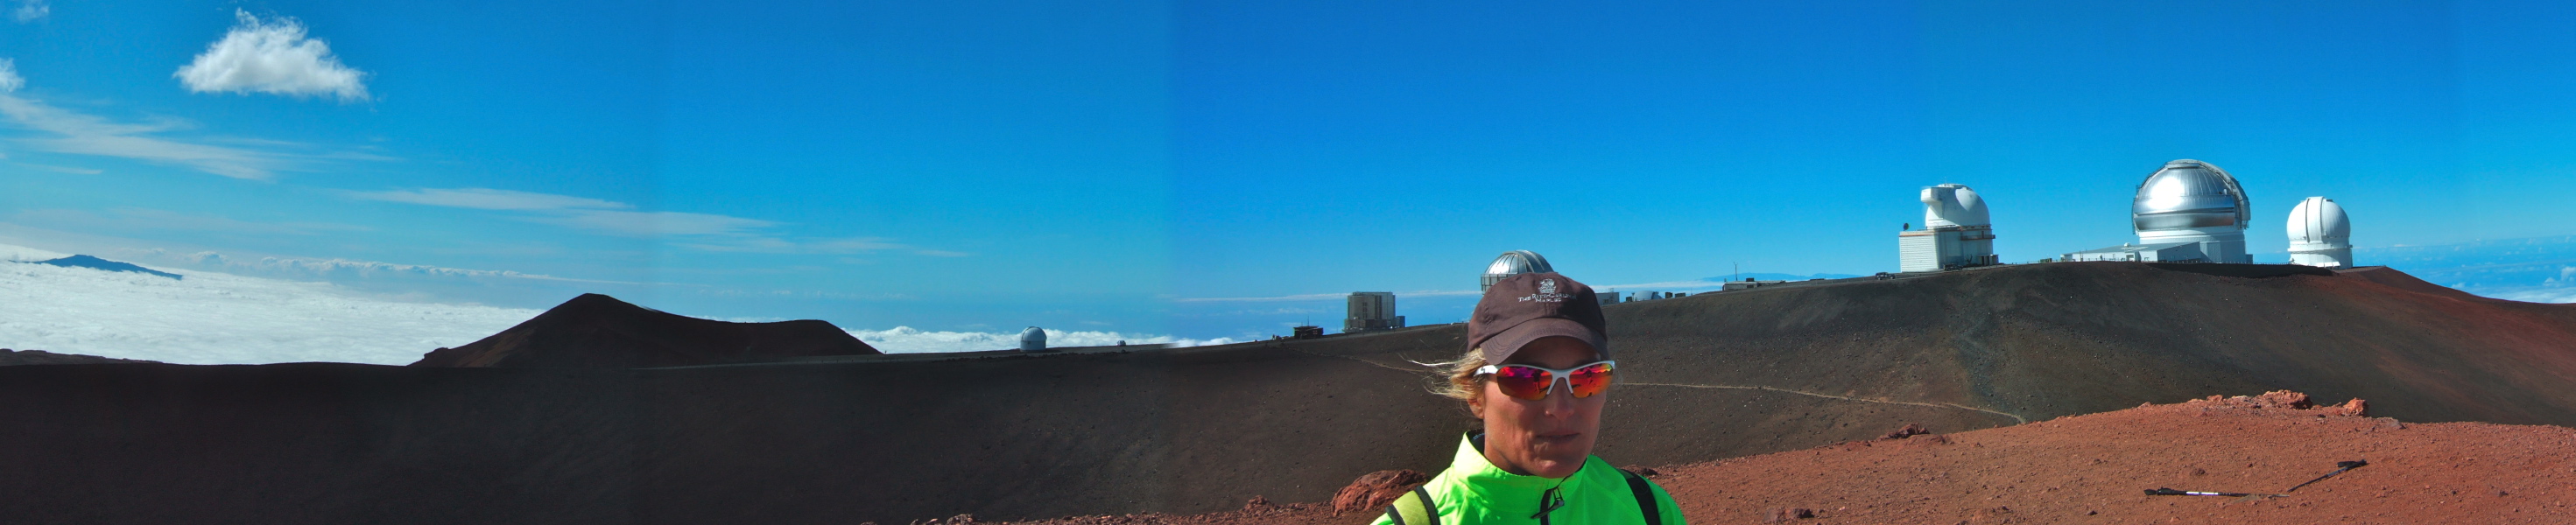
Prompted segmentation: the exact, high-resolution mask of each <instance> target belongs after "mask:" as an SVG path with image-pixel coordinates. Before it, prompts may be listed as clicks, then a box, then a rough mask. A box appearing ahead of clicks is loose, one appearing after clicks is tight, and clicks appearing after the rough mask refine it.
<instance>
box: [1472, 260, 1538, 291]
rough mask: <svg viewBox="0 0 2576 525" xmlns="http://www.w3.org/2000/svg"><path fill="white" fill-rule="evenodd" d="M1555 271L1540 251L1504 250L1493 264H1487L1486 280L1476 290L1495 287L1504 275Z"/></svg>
mask: <svg viewBox="0 0 2576 525" xmlns="http://www.w3.org/2000/svg"><path fill="white" fill-rule="evenodd" d="M1553 271H1556V268H1554V267H1550V266H1548V265H1547V258H1546V257H1540V256H1539V255H1538V252H1533V251H1529V250H1512V251H1508V252H1503V255H1502V256H1500V257H1495V258H1494V263H1493V264H1489V265H1485V278H1484V282H1483V283H1482V284H1481V285H1480V286H1478V287H1477V288H1476V290H1477V291H1480V292H1481V291H1484V290H1486V289H1488V288H1493V287H1494V283H1497V282H1502V280H1503V278H1504V277H1511V276H1514V275H1519V274H1524V273H1533V272H1535V273H1547V272H1553Z"/></svg>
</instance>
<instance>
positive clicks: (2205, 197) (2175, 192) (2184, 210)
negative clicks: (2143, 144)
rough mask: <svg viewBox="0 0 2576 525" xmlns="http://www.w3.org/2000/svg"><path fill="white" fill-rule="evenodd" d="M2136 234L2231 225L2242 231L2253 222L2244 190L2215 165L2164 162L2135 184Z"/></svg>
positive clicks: (2133, 213) (2132, 208) (2133, 217)
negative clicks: (2136, 185)
mask: <svg viewBox="0 0 2576 525" xmlns="http://www.w3.org/2000/svg"><path fill="white" fill-rule="evenodd" d="M2129 209H2130V216H2129V217H2130V221H2131V222H2132V223H2133V224H2134V225H2135V226H2136V227H2137V230H2138V231H2141V232H2146V231H2158V230H2186V229H2198V228H2214V227H2228V226H2233V227H2234V229H2236V230H2244V229H2245V224H2246V223H2247V222H2250V221H2252V220H2253V219H2254V215H2253V214H2254V211H2253V209H2252V208H2251V207H2249V206H2247V205H2246V202H2245V188H2244V187H2242V186H2238V185H2237V184H2236V177H2235V176H2232V175H2228V174H2227V170H2222V169H2218V166H2217V165H2213V164H2210V163H2207V162H2201V161H2197V160H2191V159H2183V160H2177V161H2173V162H2167V163H2165V167H2164V169H2159V170H2156V173H2155V174H2153V175H2148V176H2147V180H2146V182H2141V183H2138V199H2137V201H2136V202H2135V203H2133V204H2132V205H2131V206H2130V208H2129Z"/></svg>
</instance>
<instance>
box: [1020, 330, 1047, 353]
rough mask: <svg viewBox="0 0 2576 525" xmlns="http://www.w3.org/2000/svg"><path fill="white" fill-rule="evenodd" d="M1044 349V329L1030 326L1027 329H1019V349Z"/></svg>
mask: <svg viewBox="0 0 2576 525" xmlns="http://www.w3.org/2000/svg"><path fill="white" fill-rule="evenodd" d="M1044 350H1046V330H1045V329H1041V328H1038V327H1035V326H1031V327H1029V329H1027V330H1021V331H1020V351H1022V352H1039V351H1044Z"/></svg>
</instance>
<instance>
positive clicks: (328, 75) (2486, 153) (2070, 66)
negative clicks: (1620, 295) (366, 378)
mask: <svg viewBox="0 0 2576 525" xmlns="http://www.w3.org/2000/svg"><path fill="white" fill-rule="evenodd" d="M0 9H5V13H0V14H5V15H6V16H5V17H0V59H7V60H10V61H11V62H10V63H11V64H12V67H11V69H10V70H11V71H12V75H11V76H9V77H6V78H0V80H7V79H8V78H16V79H19V82H17V83H16V86H15V87H14V88H13V89H9V90H7V91H6V92H5V93H0V97H6V99H4V100H0V102H6V104H5V107H0V109H5V110H7V111H0V155H5V157H0V243H10V244H17V245H24V246H31V247H36V248H41V249H45V250H52V251H57V252H67V253H68V252H78V253H96V254H99V255H102V256H109V257H111V258H115V257H124V258H126V259H135V260H138V261H140V262H145V263H147V264H161V265H171V266H179V267H188V268H197V269H200V270H210V271H234V272H242V273H252V274H273V276H282V277H297V278H305V279H321V280H329V281H332V282H335V283H339V284H341V285H344V286H348V287H351V288H353V289H357V290H363V291H365V292H367V293H373V294H380V295H384V296H386V297H394V298H402V299H406V300H416V301H427V302H451V303H467V302H470V303H482V304H491V305H497V306H507V307H514V308H543V307H546V306H550V305H552V304H554V303H556V302H560V301H562V300H563V299H566V298H569V297H570V296H571V294H574V293H579V292H584V291H596V292H605V293H610V294H613V295H617V296H619V297H622V298H627V299H629V300H632V301H635V302H638V303H641V304H646V305H649V306H654V307H657V308H663V309H666V310H670V311H674V312H679V313H685V314H691V315H701V316H709V317H727V318H819V319H825V320H829V321H832V322H834V323H836V324H840V325H842V326H844V327H848V328H854V329H885V328H891V327H895V326H911V327H916V328H920V329H926V330H953V331H974V332H1007V331H1016V329H1017V328H1018V327H1021V326H1027V325H1044V326H1049V327H1065V328H1078V329H1092V330H1114V331H1121V332H1127V333H1138V334H1171V335H1178V336H1184V337H1197V338H1211V337H1235V338H1243V337H1251V336H1260V335H1263V334H1269V333H1282V332H1285V327H1284V326H1281V325H1283V324H1293V323H1295V322H1300V321H1313V322H1316V323H1318V324H1324V325H1327V326H1332V325H1333V323H1334V321H1336V320H1337V318H1338V317H1339V316H1340V315H1341V311H1340V305H1339V302H1338V301H1337V300H1333V299H1330V298H1328V297H1325V296H1329V295H1332V294H1341V293H1347V292H1350V291H1356V290H1389V291H1397V292H1402V293H1406V294H1407V295H1406V299H1404V303H1403V308H1404V309H1405V310H1406V312H1405V313H1407V314H1408V315H1411V316H1412V317H1414V321H1415V322H1416V323H1425V322H1446V321H1454V320H1456V319H1457V318H1459V317H1462V316H1463V313H1464V307H1465V304H1466V303H1467V302H1468V301H1470V300H1471V299H1472V298H1471V297H1469V296H1468V295H1466V294H1465V293H1463V292H1464V291H1472V290H1473V289H1474V285H1473V282H1474V281H1473V279H1474V276H1473V274H1475V273H1477V271H1478V270H1479V269H1480V268H1481V267H1482V265H1483V264H1484V263H1485V262H1486V261H1487V260H1489V259H1490V258H1491V257H1493V255H1494V254H1496V253H1500V252H1502V251H1506V250H1514V249H1530V250H1536V251H1539V252H1540V253H1544V254H1546V255H1547V256H1548V257H1549V258H1550V259H1551V260H1552V261H1553V262H1554V263H1555V264H1556V266H1557V268H1558V269H1560V270H1562V271H1565V272H1567V273H1569V274H1571V275H1573V276H1575V277H1576V278H1578V279H1581V280H1584V281H1586V282H1590V283H1594V284H1596V285H1603V286H1608V285H1628V286H1629V287H1630V289H1636V288H1653V287H1665V288H1671V287H1672V285H1657V284H1652V283H1669V282H1674V281H1689V280H1694V279H1700V278H1705V277H1711V276H1718V275H1724V274H1728V273H1730V272H1733V271H1735V268H1737V267H1738V266H1740V267H1741V268H1742V269H1743V270H1744V271H1747V272H1774V273H1792V274H1808V273H1845V274H1867V273H1872V272H1877V271H1889V270H1892V269H1893V267H1894V265H1895V259H1896V257H1895V250H1894V238H1893V237H1894V233H1895V232H1896V231H1897V226H1898V225H1899V224H1900V223H1908V222H1920V221H1921V210H1920V207H1919V204H1918V203H1916V202H1915V201H1914V200H1913V193H1914V191H1915V189H1916V188H1919V187H1921V186H1925V185H1930V184H1937V183H1943V182H1957V183H1963V184H1967V185H1970V186H1972V187H1974V188H1976V189H1977V190H1978V191H1979V192H1980V193H1982V194H1983V195H1985V196H1986V197H1987V199H1988V200H1989V202H1990V203H1992V205H1993V206H1994V218H1995V221H1996V224H1997V226H1996V228H1997V233H1998V234H1999V235H2000V237H2001V238H2000V239H1999V240H1998V241H1997V245H1996V246H1997V249H1998V251H1999V252H2000V254H2001V255H2002V257H2003V259H2005V260H2007V261H2028V260H2034V259H2038V258H2041V257H2051V256H2055V255H2057V254H2059V253H2063V252H2067V251H2074V250H2080V249H2085V248H2092V247H2099V246H2105V245H2112V244H2117V243H2120V242H2123V241H2126V240H2131V239H2133V237H2132V236H2131V235H2130V233H2129V231H2128V227H2127V224H2126V216H2125V213H2126V207H2127V205H2128V199H2129V197H2130V195H2131V193H2132V192H2133V191H2134V188H2135V185H2136V184H2137V182H2138V180H2140V179H2142V178H2143V177H2145V176H2146V175H2147V174H2148V173H2149V172H2152V171H2153V170H2154V169H2155V168H2156V167H2157V166H2160V165H2161V164H2162V163H2163V162H2164V161H2167V160H2171V159H2178V158H2197V159H2201V160H2205V161H2210V162H2213V163H2216V164H2218V165H2220V166H2223V167H2225V168H2226V169H2228V170H2229V171H2231V172H2233V173H2235V174H2236V175H2238V176H2239V177H2240V178H2241V179H2242V180H2243V182H2244V184H2245V186H2246V187H2247V190H2248V192H2249V193H2250V194H2251V195H2252V196H2253V197H2254V200H2253V203H2254V207H2255V213H2256V215H2257V217H2258V222H2257V223H2256V224H2255V226H2254V228H2253V229H2252V230H2251V231H2250V233H2249V235H2248V238H2249V239H2250V240H2251V245H2252V246H2251V251H2253V252H2254V253H2256V254H2257V255H2256V256H2257V259H2258V260H2264V261H2277V260H2285V259H2286V255H2283V253H2282V252H2283V250H2284V249H2285V247H2286V241H2285V239H2284V238H2283V235H2281V234H2280V233H2279V229H2280V226H2279V225H2280V219H2281V217H2282V216H2285V215H2286V214H2287V212H2288V210H2289V207H2290V206H2291V205H2292V204H2294V203H2296V202H2297V201H2298V200H2299V199H2300V198H2303V197H2306V196H2310V195H2324V196H2328V197H2332V198H2334V199H2336V200H2337V201H2338V202H2340V203H2342V204H2343V205H2344V206H2345V207H2346V208H2347V209H2348V210H2351V212H2352V213H2353V215H2354V222H2355V224H2356V231H2355V235H2354V240H2355V243H2356V244H2358V245H2361V246H2364V247H2403V246H2423V245H2447V244H2460V243H2473V242H2479V241H2486V240H2496V239H2521V238H2556V237H2552V236H2565V235H2569V234H2576V229H2571V227H2569V226H2566V225H2567V224H2571V220H2576V207H2571V206H2567V205H2565V202H2566V201H2567V199H2568V198H2569V197H2570V196H2571V195H2576V148H2571V147H2569V146H2570V145H2571V144H2570V142H2571V137H2576V99H2571V98H2570V97H2567V96H2566V95H2565V94H2566V93H2570V92H2571V91H2576V33H2570V32H2568V31H2566V30H2565V28H2567V27H2576V8H2569V7H2567V6H2563V5H2555V4H2539V3H2530V4H2515V3H2449V4H2439V3H2377V2H2359V3H2356V2H2292V3H2270V4H2260V5H2245V4H2242V3H2232V2H2210V3H2155V4H2145V5H2065V4H2061V3H2046V2H2027V3H1983V4H1973V5H1967V4H1961V5H1953V4H1917V3H1879V4H1864V3H1831V4H1829V3H1792V4H1779V3H1732V4H1717V3H1704V2H1691V3H1656V4H1620V5H1611V6H1604V5H1581V6H1571V5H1564V4H1553V3H1526V2H1451V3H1388V2H1338V3H1337V2H1189V1H1184V2H1073V3H1032V2H939V3H859V2H816V3H759V4H750V5H743V4H737V3H721V4H720V3H712V2H700V3H691V2H666V3H657V4H650V5H638V4H634V3H631V2H597V3H567V2H485V3H461V4H459V3H429V4H423V3H404V2H378V1H356V2H191V1H130V2H129V1H97V2H90V1H66V0H45V1H36V2H31V1H29V0H6V2H5V4H0ZM299 31H300V33H299ZM263 38H265V39H267V40H262V39H263ZM263 46H265V47H263ZM324 47H327V53H322V52H320V51H322V50H323V49H324ZM253 58H260V59H281V60H282V59H295V60H283V61H280V60H269V61H267V62H258V61H253V60H250V59H253ZM297 60H301V61H300V62H298V61H297ZM242 64H270V65H269V66H262V67H270V68H272V69H275V70H257V71H250V72H249V73H262V74H265V75H267V76H265V77H263V76H261V75H257V74H249V73H243V74H237V75H234V76H230V77H225V76H221V75H217V74H216V73H220V72H224V71H233V69H226V67H228V66H239V65H242ZM275 64H287V66H277V65H275ZM276 68H283V69H276ZM254 69H256V68H254ZM9 85H10V83H7V82H0V87H9ZM2473 251H2474V250H2473ZM207 252H212V253H215V254H220V258H216V257H211V256H206V255H196V254H203V253H207ZM2543 252H2547V253H2561V252H2548V251H2546V250H2543ZM2364 253H2365V254H2367V253H2373V252H2368V251H2365V252H2364ZM2384 253H2392V254H2397V253H2412V252H2402V251H2401V252H2384ZM2476 253H2486V252H2476ZM2516 253H2524V252H2516ZM2409 257H2411V258H2407V259H2405V260H2407V261H2417V262H2421V263H2422V264H2433V263H2431V262H2424V261H2434V260H2436V259H2439V258H2430V257H2413V256H2409ZM2453 259H2456V258H2453ZM2440 260H2445V261H2451V260H2452V259H2440ZM2363 262H2364V263H2365V264H2367V263H2370V262H2371V261H2363ZM2452 262H2453V263H2457V262H2459V261H2452ZM2558 262H2559V261H2556V260H2555V259H2551V260H2548V261H2541V260H2536V259H2535V260H2524V261H2521V263H2518V264H2541V265H2547V264H2558ZM2410 264H2414V263H2410ZM2443 264H2451V263H2443ZM2401 269H2404V268H2403V267H2402V266H2401ZM2427 270H2430V268H2429V267H2428V268H2427ZM503 272H514V273H503ZM2534 272H2536V273H2534ZM2524 273H2529V274H2530V275H2543V274H2548V273H2549V272H2543V271H2539V270H2533V271H2532V272H2524ZM2516 275H2521V274H2516ZM2472 281H2476V280H2475V279H2464V280H2462V282H2464V283H2466V282H2472ZM2497 286H2507V285H2505V284H2499V285H2497ZM2511 286H2542V283H2537V282H2535V283H2526V284H2517V285H2511Z"/></svg>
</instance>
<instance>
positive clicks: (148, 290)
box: [0, 245, 538, 365]
mask: <svg viewBox="0 0 2576 525" xmlns="http://www.w3.org/2000/svg"><path fill="white" fill-rule="evenodd" d="M67 255H68V254H62V253H55V252H48V251H44V250H37V249H32V248H26V247H21V246H11V245H0V297H6V298H8V300H6V301H0V348H12V349H22V350H46V351H51V352H57V353H72V354H88V355H98V356H107V357H119V358H126V359H146V360H152V361H161V362H165V363H182V364H263V363H294V362H312V361H329V362H343V363H372V364H385V365H400V364H409V363H411V362H413V361H418V360H420V356H421V354H423V353H427V352H429V351H430V350H433V349H437V348H439V347H450V346H457V345H462V344H465V343H471V342H474V340H477V339H482V338H483V337H484V336H489V335H492V334H493V333H495V332H499V331H501V330H505V329H508V328H509V327H511V326H512V325H516V324H519V322H521V321H526V320H528V318H530V317H534V316H536V315H537V313H538V311H536V310H528V309H520V308H497V307H491V306H482V305H471V304H439V303H425V302H408V301H402V300H398V299H396V298H390V297H382V296H374V295H371V294H365V293H361V292H357V291H354V290H350V289H347V288H345V287H341V286H337V285H333V284H330V283H316V282H297V281H284V280H276V279H262V278H257V277H243V276H237V275H229V274H222V273H213V272H198V271H185V270H181V271H177V272H174V273H179V274H181V275H182V276H184V277H185V278H184V279H170V278H167V277H158V276H152V275H146V274H140V273H133V272H112V271H106V270H97V269H90V268H64V267H58V266H50V265H42V264H23V263H24V262H28V261H41V260H47V259H56V258H61V257H65V256H67ZM156 269H161V270H168V269H165V268H156Z"/></svg>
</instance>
